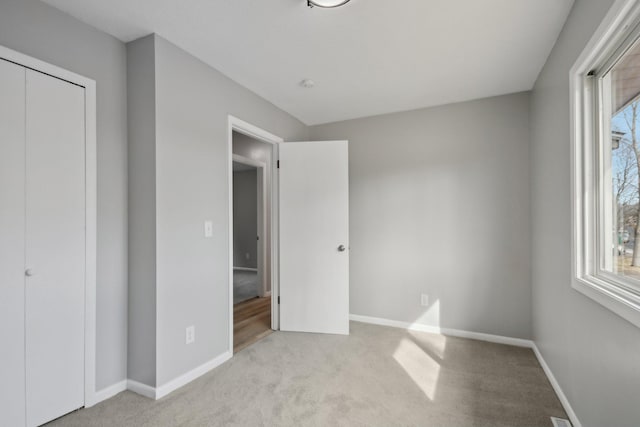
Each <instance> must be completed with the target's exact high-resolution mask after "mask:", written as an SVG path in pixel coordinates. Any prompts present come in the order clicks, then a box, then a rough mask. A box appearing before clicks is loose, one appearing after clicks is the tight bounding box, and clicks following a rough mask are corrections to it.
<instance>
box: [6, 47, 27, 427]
mask: <svg viewBox="0 0 640 427" xmlns="http://www.w3.org/2000/svg"><path fill="white" fill-rule="evenodd" d="M24 85H25V68H23V67H21V66H19V65H15V64H13V63H11V62H7V61H5V60H2V59H0V343H2V344H0V361H2V363H0V379H1V380H0V408H1V410H0V413H1V415H0V417H1V421H0V424H3V425H8V426H22V425H24V422H25V403H24V393H25V385H24V381H25V371H24V126H25V124H24V122H25V112H24V108H25V102H24V99H25V89H24Z"/></svg>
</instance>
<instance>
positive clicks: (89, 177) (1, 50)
mask: <svg viewBox="0 0 640 427" xmlns="http://www.w3.org/2000/svg"><path fill="white" fill-rule="evenodd" d="M0 59H2V60H5V61H9V62H13V63H14V64H17V65H20V66H23V67H25V68H28V69H31V70H34V71H38V72H40V73H43V74H47V75H49V76H51V77H55V78H58V79H61V80H64V81H66V82H69V83H72V84H75V85H77V86H81V87H83V88H84V89H85V90H84V93H85V95H84V96H85V221H86V222H85V226H86V229H85V337H84V347H85V348H84V360H85V363H84V406H85V407H86V408H88V407H90V406H93V405H95V404H96V403H98V402H99V397H98V396H99V395H98V393H97V390H96V260H97V258H96V252H97V246H96V241H97V153H96V148H97V147H96V139H97V137H96V82H95V80H92V79H89V78H87V77H84V76H81V75H79V74H76V73H73V72H71V71H68V70H65V69H63V68H60V67H57V66H55V65H51V64H48V63H46V62H44V61H41V60H39V59H36V58H33V57H31V56H28V55H24V54H22V53H20V52H17V51H15V50H12V49H9V48H7V47H4V46H0Z"/></svg>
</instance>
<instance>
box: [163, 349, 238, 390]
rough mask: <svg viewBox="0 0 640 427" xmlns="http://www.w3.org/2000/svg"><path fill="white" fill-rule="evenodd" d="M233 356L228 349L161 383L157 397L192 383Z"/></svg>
mask: <svg viewBox="0 0 640 427" xmlns="http://www.w3.org/2000/svg"><path fill="white" fill-rule="evenodd" d="M231 356H232V354H231V353H230V352H229V351H226V352H224V353H222V354H221V355H220V356H218V357H216V358H215V359H212V360H210V361H208V362H206V363H203V364H202V365H200V366H198V367H197V368H195V369H192V370H190V371H189V372H187V373H186V374H183V375H180V376H179V377H178V378H176V379H173V380H171V381H169V382H168V383H165V384H164V385H161V386H160V387H158V388H156V397H155V398H156V399H161V398H163V397H164V396H166V395H168V394H169V393H171V392H172V391H175V390H177V389H179V388H180V387H182V386H184V385H186V384H188V383H190V382H191V381H193V380H195V379H196V378H198V377H201V376H202V375H204V374H206V373H207V372H209V371H210V370H212V369H214V368H217V367H218V366H220V365H222V364H223V363H224V362H226V361H227V360H229V359H231Z"/></svg>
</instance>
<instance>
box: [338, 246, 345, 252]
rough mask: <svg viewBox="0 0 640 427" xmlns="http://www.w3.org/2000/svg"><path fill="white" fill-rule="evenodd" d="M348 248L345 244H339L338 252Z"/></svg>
mask: <svg viewBox="0 0 640 427" xmlns="http://www.w3.org/2000/svg"><path fill="white" fill-rule="evenodd" d="M346 250H347V248H346V247H345V245H340V246H338V252H344V251H346Z"/></svg>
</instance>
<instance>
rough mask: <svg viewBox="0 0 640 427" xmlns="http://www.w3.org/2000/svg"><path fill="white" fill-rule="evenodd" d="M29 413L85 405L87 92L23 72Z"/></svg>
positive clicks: (44, 417)
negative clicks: (25, 74)
mask: <svg viewBox="0 0 640 427" xmlns="http://www.w3.org/2000/svg"><path fill="white" fill-rule="evenodd" d="M26 82H27V84H26V112H27V120H26V239H25V241H26V251H25V264H26V272H25V275H26V285H25V289H26V304H25V325H26V347H25V349H26V413H27V425H28V426H36V425H40V424H43V423H45V422H47V421H50V420H52V419H54V418H57V417H59V416H61V415H64V414H66V413H67V412H70V411H73V410H75V409H77V408H80V407H82V406H84V308H85V307H84V298H85V285H84V284H85V171H84V168H85V156H84V147H85V137H84V135H85V129H84V102H85V100H84V89H83V88H81V87H79V86H76V85H73V84H70V83H67V82H65V81H62V80H59V79H56V78H53V77H50V76H47V75H45V74H41V73H38V72H35V71H31V70H27V76H26Z"/></svg>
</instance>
